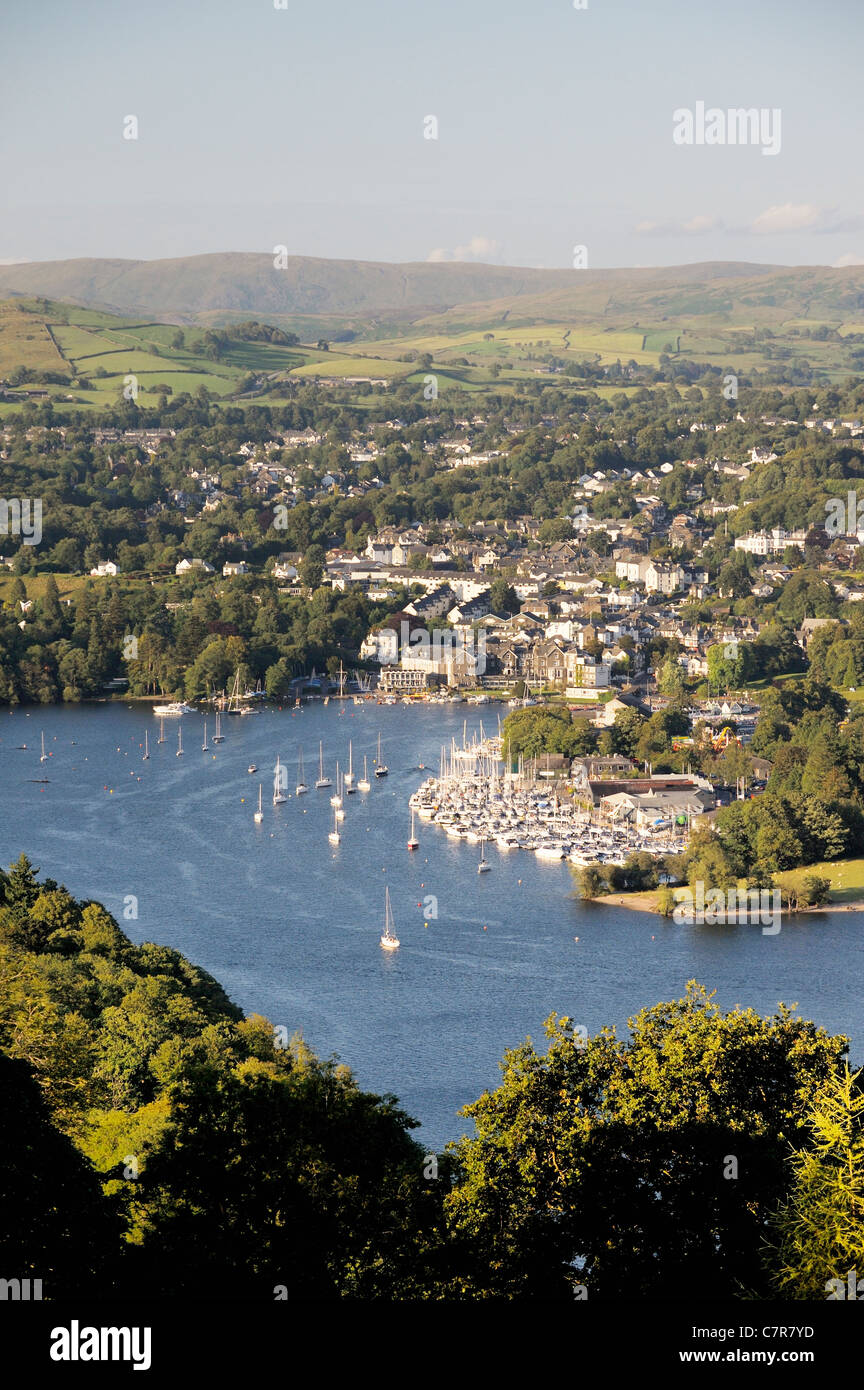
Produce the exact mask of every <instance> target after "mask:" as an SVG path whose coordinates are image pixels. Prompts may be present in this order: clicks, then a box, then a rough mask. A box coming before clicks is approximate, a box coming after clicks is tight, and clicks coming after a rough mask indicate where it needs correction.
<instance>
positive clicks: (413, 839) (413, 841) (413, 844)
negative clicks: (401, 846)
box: [408, 806, 420, 849]
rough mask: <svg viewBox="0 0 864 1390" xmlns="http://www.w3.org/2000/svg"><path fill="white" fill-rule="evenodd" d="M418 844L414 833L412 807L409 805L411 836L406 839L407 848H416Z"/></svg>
mask: <svg viewBox="0 0 864 1390" xmlns="http://www.w3.org/2000/svg"><path fill="white" fill-rule="evenodd" d="M419 844H420V841H419V840H418V839H417V837H416V835H415V834H414V807H413V806H412V807H411V838H410V840H409V841H408V848H409V849H416V848H417V846H418V845H419Z"/></svg>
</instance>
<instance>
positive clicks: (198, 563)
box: [174, 557, 216, 574]
mask: <svg viewBox="0 0 864 1390" xmlns="http://www.w3.org/2000/svg"><path fill="white" fill-rule="evenodd" d="M190 570H198V571H199V572H200V573H202V574H215V573H216V570H215V569H214V567H213V565H210V564H208V563H207V561H206V560H199V559H197V557H196V558H194V559H186V558H184V559H182V560H178V561H177V564H176V565H175V566H174V573H175V574H188V573H189V571H190Z"/></svg>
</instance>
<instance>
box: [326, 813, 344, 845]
mask: <svg viewBox="0 0 864 1390" xmlns="http://www.w3.org/2000/svg"><path fill="white" fill-rule="evenodd" d="M341 838H342V837H341V835H340V834H339V826H338V825H337V823H336V812H335V811H334V812H333V829H332V830H331V831H330V834H329V835H328V836H327V839H328V840H329V841H330V843H331V845H338V843H339V841H340V839H341Z"/></svg>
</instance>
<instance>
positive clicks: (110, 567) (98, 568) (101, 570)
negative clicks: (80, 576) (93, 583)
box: [90, 560, 119, 577]
mask: <svg viewBox="0 0 864 1390" xmlns="http://www.w3.org/2000/svg"><path fill="white" fill-rule="evenodd" d="M90 573H91V574H92V575H96V576H97V577H102V576H104V575H106V574H118V573H119V570H118V569H117V566H116V565H115V563H114V561H113V560H100V561H99V563H98V565H94V567H93V569H92V570H91V571H90Z"/></svg>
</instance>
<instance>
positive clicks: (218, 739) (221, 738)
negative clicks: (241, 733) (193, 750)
mask: <svg viewBox="0 0 864 1390" xmlns="http://www.w3.org/2000/svg"><path fill="white" fill-rule="evenodd" d="M213 742H214V743H224V742H225V735H224V734H223V732H222V715H221V714H220V713H219V711H218V710H217V711H216V732H215V734H214V735H213Z"/></svg>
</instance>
